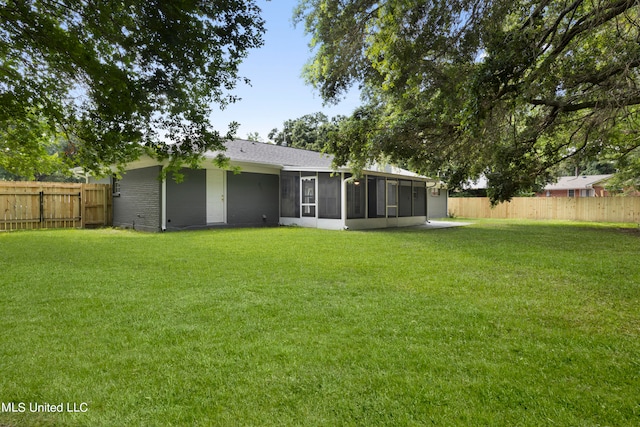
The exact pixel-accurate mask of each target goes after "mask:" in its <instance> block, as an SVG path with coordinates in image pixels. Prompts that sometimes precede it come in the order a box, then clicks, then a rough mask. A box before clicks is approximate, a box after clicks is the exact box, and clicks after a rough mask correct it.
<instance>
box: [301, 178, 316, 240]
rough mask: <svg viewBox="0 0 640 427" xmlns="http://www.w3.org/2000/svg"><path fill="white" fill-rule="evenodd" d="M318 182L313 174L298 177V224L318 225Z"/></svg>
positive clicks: (305, 225)
mask: <svg viewBox="0 0 640 427" xmlns="http://www.w3.org/2000/svg"><path fill="white" fill-rule="evenodd" d="M317 195H318V182H317V180H316V177H315V176H303V177H301V178H300V208H301V209H300V214H301V215H300V225H302V226H303V227H317V226H318V199H317Z"/></svg>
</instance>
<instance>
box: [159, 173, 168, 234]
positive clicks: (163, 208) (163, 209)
mask: <svg viewBox="0 0 640 427" xmlns="http://www.w3.org/2000/svg"><path fill="white" fill-rule="evenodd" d="M160 230H161V231H167V177H166V176H164V177H163V178H162V187H161V194H160Z"/></svg>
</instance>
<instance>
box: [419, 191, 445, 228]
mask: <svg viewBox="0 0 640 427" xmlns="http://www.w3.org/2000/svg"><path fill="white" fill-rule="evenodd" d="M431 183H432V184H433V185H431V186H429V181H425V183H424V185H425V188H426V192H425V195H424V204H425V205H426V206H425V214H426V217H427V224H430V223H431V221H429V189H430V188H434V187H435V186H436V185H437V182H435V181H431ZM447 213H448V212H447Z"/></svg>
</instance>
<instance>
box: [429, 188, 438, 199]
mask: <svg viewBox="0 0 640 427" xmlns="http://www.w3.org/2000/svg"><path fill="white" fill-rule="evenodd" d="M439 195H440V189H439V188H432V189H431V196H432V197H438V196H439Z"/></svg>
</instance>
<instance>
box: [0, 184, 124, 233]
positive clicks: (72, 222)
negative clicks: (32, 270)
mask: <svg viewBox="0 0 640 427" xmlns="http://www.w3.org/2000/svg"><path fill="white" fill-rule="evenodd" d="M112 218H113V213H112V205H111V186H110V185H108V184H75V183H46V182H5V181H0V231H2V230H20V229H38V228H78V227H80V228H86V227H95V226H108V225H111V224H112Z"/></svg>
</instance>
